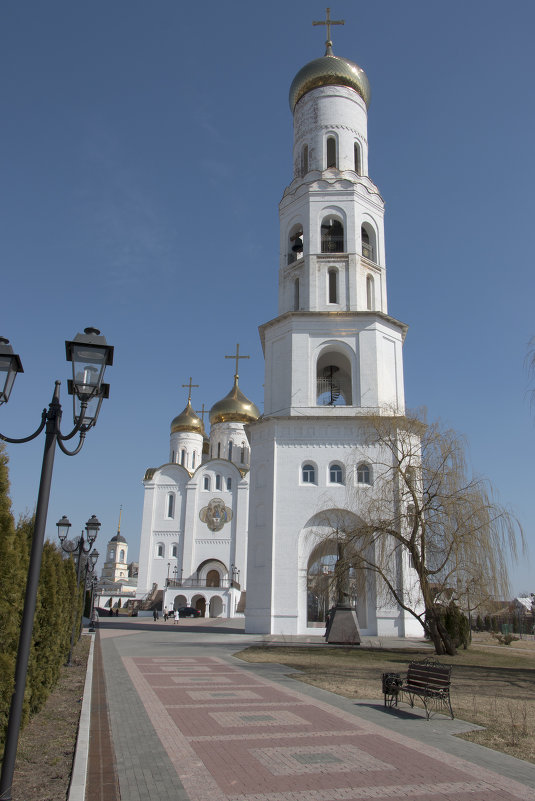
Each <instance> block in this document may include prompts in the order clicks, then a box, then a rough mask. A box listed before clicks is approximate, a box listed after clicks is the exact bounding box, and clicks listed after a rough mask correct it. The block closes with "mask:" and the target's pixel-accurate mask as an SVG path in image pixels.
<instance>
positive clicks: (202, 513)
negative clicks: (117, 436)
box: [138, 27, 423, 636]
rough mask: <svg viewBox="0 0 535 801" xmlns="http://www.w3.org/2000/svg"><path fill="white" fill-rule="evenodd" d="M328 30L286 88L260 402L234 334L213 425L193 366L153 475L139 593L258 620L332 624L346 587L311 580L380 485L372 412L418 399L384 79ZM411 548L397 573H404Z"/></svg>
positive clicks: (365, 623)
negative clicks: (392, 281)
mask: <svg viewBox="0 0 535 801" xmlns="http://www.w3.org/2000/svg"><path fill="white" fill-rule="evenodd" d="M329 33H330V31H329V27H328V36H327V39H328V41H327V43H326V52H325V55H324V56H323V57H321V58H318V59H315V60H314V61H311V62H310V63H309V64H306V65H305V66H304V67H303V68H302V69H301V70H300V71H299V72H298V73H297V75H296V77H295V78H294V80H293V82H292V85H291V88H290V108H291V111H292V113H293V120H294V142H293V165H294V168H293V169H294V174H293V180H292V182H291V183H290V185H289V186H288V187H287V188H286V190H285V192H284V195H283V198H282V200H281V203H280V212H279V213H280V265H279V302H278V315H277V317H275V318H274V319H272V320H270V321H269V322H267V323H264V324H263V325H262V326H260V337H261V341H262V347H263V352H264V357H265V384H264V386H265V397H264V412H263V414H262V415H260V413H259V411H258V409H257V408H256V406H255V405H254V404H253V403H252V402H251V401H249V400H248V399H247V398H246V397H245V396H244V395H243V393H242V392H241V390H240V388H239V386H238V363H239V358H240V357H239V349H238V350H237V352H236V354H235V358H236V370H235V378H234V386H233V388H232V390H231V391H230V393H229V394H228V395H227V396H226V397H225V398H223V399H222V400H221V401H219V402H218V403H216V404H215V405H214V406H213V408H212V409H211V410H210V435H209V438H207V437H206V434H205V430H204V424H203V420H201V418H200V417H199V416H198V414H197V413H195V412H194V410H193V408H192V405H191V380H190V385H189V386H190V395H189V398H188V403H187V406H186V408H185V409H184V411H183V412H182V413H181V414H179V415H178V417H176V418H175V419H174V420H173V421H172V423H171V436H170V445H169V460H168V462H167V463H165V464H163V465H162V466H161V467H158V468H150V469H148V470H147V471H146V473H145V480H144V486H145V500H144V509H143V522H142V533H141V550H140V560H139V580H138V597H141V596H143V595H146V594H148V593H150V592H151V591H152V592H154V590H155V589H156V588H160V589H162V590H163V591H164V600H163V603H164V604H165V605H167V606H168V607H175V608H177V607H179V606H195V607H197V608H199V609H200V610H201V612H202V613H203V614H206V615H210V616H222V617H234V616H243V615H245V629H246V631H247V632H250V633H264V634H286V635H291V634H306V633H309V634H319V633H322V628H320V627H323V626H324V625H325V624H324V620H325V613H326V611H327V608H328V605H329V602H330V600H332V599H329V597H328V596H327V597H320V596H318V592H317V585H318V582H317V581H316V582H315V583H314V582H313V581H312V579H313V578H314V577H317V576H318V574H321V573H325V574H328V573H329V572H332V566H333V560H334V558H335V557H334V554H335V553H336V551H335V544H334V543H333V549H332V551H331V553H330V554H329V553H328V552H327V553H326V548H325V536H324V535H325V533H326V531H327V520H328V517H329V515H330V514H331V513H333V512H334V513H336V514H337V515H338V516H339V517H340V519H346V520H347V521H348V524H351V521H352V520H355V519H357V518H358V504H359V498H360V499H361V500H362V502H364V501H365V500H366V499H367V498H369V493H372V492H373V483H374V464H375V463H376V462H377V458H378V454H377V452H376V450H375V449H374V448H373V447H372V446H366V445H365V441H364V438H363V431H364V426H365V424H366V420H367V417H368V418H369V416H370V415H377V414H381V413H385V411H387V413H388V414H389V415H391V414H392V413H394V415H395V414H399V415H402V414H403V413H404V386H403V356H402V346H403V340H404V337H405V334H406V331H407V326H406V325H405V324H404V323H401V322H399V321H398V320H396V319H394V318H393V317H391V316H389V314H388V309H387V289H386V262H385V240H384V201H383V198H382V197H381V194H380V192H379V190H378V188H377V187H376V186H375V184H374V183H373V181H372V180H371V179H370V177H369V176H368V137H367V110H368V103H369V98H370V89H369V84H368V79H367V77H366V74H365V73H364V71H363V70H362V69H361V68H360V67H359V66H358V65H357V64H355V63H353V62H351V61H349V60H347V59H345V58H340V57H338V56H335V55H334V54H333V52H332V43H331V42H330V35H329ZM394 492H395V490H394V488H392V493H393V497H394ZM350 497H351V499H352V500H351V508H349V506H348V498H350ZM393 502H395V501H394V500H393ZM327 551H328V548H327ZM399 559H400V561H399V564H396V565H395V566H394V567H393V570H395V572H396V576H397V581H398V582H402V584H403V585H404V583H405V582H406V583H407V586H408V584H409V583H410V580H411V576H410V573H411V568H410V566H409V564H408V561H405V558H404V557H403V556H401V557H399ZM356 586H357V587H358V590H355V592H356V596H355V598H354V602H355V605H356V610H357V616H358V621H359V626H360V631H361V633H362V634H365V635H366V634H369V635H379V636H421V635H422V633H423V632H422V630H421V626H420V625H419V624H418V623H417V622H416V621H415V620H414V618H412V616H411V615H409V614H408V613H406V612H404V611H403V610H402V609H400V608H399V607H398V606H397V605H396V604H395V603H394V602H393V601H392V600H389V596H388V595H387V594H386V593H385V592H384V590H383V589H382V588H381V587H379V586H378V580H377V579H375V578H374V577H373V576H371V575H365V576H361V577H360V580H358V581H357V582H356ZM314 588H315V589H314Z"/></svg>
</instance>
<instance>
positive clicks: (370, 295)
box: [366, 275, 375, 311]
mask: <svg viewBox="0 0 535 801" xmlns="http://www.w3.org/2000/svg"><path fill="white" fill-rule="evenodd" d="M374 306H375V286H374V281H373V276H371V275H368V276H367V278H366V308H367V309H368V310H369V311H372V310H373V308H374Z"/></svg>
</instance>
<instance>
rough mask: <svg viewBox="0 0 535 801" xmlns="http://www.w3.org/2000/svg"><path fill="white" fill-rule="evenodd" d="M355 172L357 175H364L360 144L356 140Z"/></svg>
mask: <svg viewBox="0 0 535 801" xmlns="http://www.w3.org/2000/svg"><path fill="white" fill-rule="evenodd" d="M355 172H356V173H357V175H362V161H361V157H360V145H359V144H358V142H355Z"/></svg>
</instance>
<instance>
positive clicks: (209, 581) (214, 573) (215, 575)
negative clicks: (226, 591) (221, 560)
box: [206, 570, 221, 587]
mask: <svg viewBox="0 0 535 801" xmlns="http://www.w3.org/2000/svg"><path fill="white" fill-rule="evenodd" d="M220 581H221V576H220V575H219V571H218V570H209V571H208V573H207V574H206V586H207V587H219V584H220Z"/></svg>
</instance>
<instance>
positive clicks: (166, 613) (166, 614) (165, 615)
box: [163, 607, 169, 623]
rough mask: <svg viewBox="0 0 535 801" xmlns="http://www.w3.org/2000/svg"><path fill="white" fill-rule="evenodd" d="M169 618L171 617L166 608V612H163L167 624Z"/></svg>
mask: <svg viewBox="0 0 535 801" xmlns="http://www.w3.org/2000/svg"><path fill="white" fill-rule="evenodd" d="M168 617H169V614H168V612H167V607H164V610H163V619H164V620H165V622H166V623H167V618H168Z"/></svg>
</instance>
